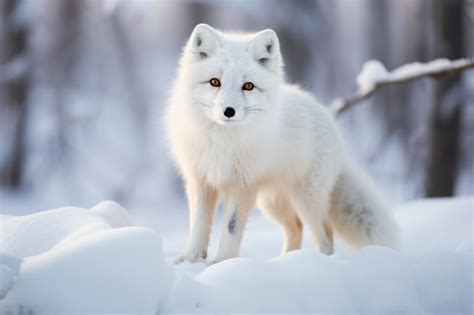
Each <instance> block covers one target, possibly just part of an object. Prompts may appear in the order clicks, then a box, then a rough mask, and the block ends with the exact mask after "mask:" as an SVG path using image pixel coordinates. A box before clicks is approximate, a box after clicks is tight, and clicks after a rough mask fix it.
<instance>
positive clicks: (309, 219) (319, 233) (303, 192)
mask: <svg viewBox="0 0 474 315" xmlns="http://www.w3.org/2000/svg"><path fill="white" fill-rule="evenodd" d="M318 188H319V189H312V187H311V185H307V186H303V185H302V187H300V188H299V189H298V190H297V191H295V194H294V196H293V197H294V199H293V200H294V204H295V210H296V212H297V213H298V216H299V217H300V218H301V220H302V221H303V223H304V224H307V225H308V226H309V228H310V229H311V233H312V234H313V238H314V240H315V243H316V245H317V247H318V248H319V251H320V252H321V253H323V254H326V255H332V254H333V253H334V241H333V231H332V228H331V225H330V224H329V221H328V208H329V192H326V191H322V190H321V187H318Z"/></svg>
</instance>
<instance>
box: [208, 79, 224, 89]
mask: <svg viewBox="0 0 474 315" xmlns="http://www.w3.org/2000/svg"><path fill="white" fill-rule="evenodd" d="M209 83H210V84H211V85H212V86H214V87H219V86H221V81H219V79H216V78H212V79H211V81H209Z"/></svg>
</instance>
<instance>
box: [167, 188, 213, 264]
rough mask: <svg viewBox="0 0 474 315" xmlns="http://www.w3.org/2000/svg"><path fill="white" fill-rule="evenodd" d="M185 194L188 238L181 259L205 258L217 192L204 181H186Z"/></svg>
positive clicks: (178, 261) (179, 259) (180, 260)
mask: <svg viewBox="0 0 474 315" xmlns="http://www.w3.org/2000/svg"><path fill="white" fill-rule="evenodd" d="M186 195H187V198H188V205H189V240H188V245H187V249H186V252H185V254H184V255H183V256H182V257H180V258H178V260H177V261H176V262H177V263H180V262H183V261H192V262H194V261H198V260H205V259H206V257H207V246H208V244H209V236H210V234H211V227H212V221H213V218H214V211H215V208H216V200H217V192H216V191H215V189H213V188H212V187H210V186H209V185H208V184H206V183H204V182H198V181H188V182H187V183H186Z"/></svg>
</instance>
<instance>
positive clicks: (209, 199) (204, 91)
mask: <svg viewBox="0 0 474 315" xmlns="http://www.w3.org/2000/svg"><path fill="white" fill-rule="evenodd" d="M165 120H166V128H167V135H168V140H169V144H170V148H171V151H172V156H173V158H174V160H175V162H176V165H177V167H178V169H179V171H180V173H181V175H182V177H183V179H184V182H185V187H186V194H187V198H188V203H189V211H190V235H189V242H188V245H187V250H186V252H185V254H184V255H183V256H182V257H180V258H179V259H178V262H180V261H197V260H205V259H206V257H207V247H208V242H209V235H210V232H211V225H212V221H213V217H214V212H215V208H216V203H217V201H218V199H222V201H223V206H224V214H223V222H224V226H223V229H222V236H221V240H220V244H219V249H218V253H217V257H216V258H215V260H214V262H218V261H221V260H224V259H228V258H232V257H236V256H238V255H239V247H240V242H241V239H242V234H243V231H244V227H245V224H246V221H247V218H248V216H249V212H250V210H251V209H252V208H253V207H254V205H255V204H257V205H258V207H259V208H260V209H261V210H262V211H263V212H264V213H265V214H266V215H268V216H269V217H270V218H272V219H274V220H275V221H277V222H278V223H279V224H281V226H282V228H283V232H284V235H285V238H284V244H283V250H282V252H283V253H284V252H288V251H291V250H295V249H299V248H300V247H301V238H302V228H303V224H306V225H307V226H308V227H309V229H310V230H311V233H312V236H313V237H314V240H315V243H316V246H317V248H319V250H320V252H322V253H324V254H327V255H330V254H332V253H333V231H335V232H337V233H339V235H340V236H341V237H342V238H343V239H345V240H346V241H347V242H348V243H350V244H352V245H353V246H356V247H360V246H364V245H369V244H379V245H386V246H395V244H396V238H397V237H396V234H397V233H396V231H397V229H396V225H395V223H394V221H393V219H392V217H391V216H390V214H389V213H388V212H387V211H386V209H385V206H384V204H383V202H382V201H381V200H380V197H379V196H378V194H377V193H376V192H375V191H374V189H373V188H371V186H370V183H369V182H368V181H367V179H365V178H364V177H363V176H362V175H361V174H359V173H358V172H356V171H355V170H354V168H353V167H352V166H351V165H350V163H349V161H348V160H347V154H346V153H345V152H344V149H343V143H342V141H341V136H340V134H339V131H338V129H337V127H336V125H335V121H334V118H333V115H332V114H331V113H330V112H329V111H328V110H327V109H326V108H324V107H323V106H321V105H320V104H318V103H317V102H316V101H315V100H314V99H313V97H312V96H311V95H309V94H308V93H306V92H304V91H302V90H301V89H299V88H298V87H296V86H294V85H290V84H287V83H285V81H284V74H283V62H282V56H281V53H280V46H279V40H278V37H277V35H276V33H275V32H274V31H273V30H270V29H267V30H264V31H261V32H258V33H254V34H238V33H224V32H221V31H219V30H216V29H214V28H212V27H211V26H209V25H206V24H199V25H197V26H196V27H195V29H194V31H193V33H192V35H191V37H190V39H189V41H188V43H187V44H186V46H185V47H184V52H183V55H182V58H181V61H180V67H179V70H178V77H177V81H176V82H175V86H174V89H173V91H172V94H171V98H170V101H169V104H168V108H167V112H166V115H165Z"/></svg>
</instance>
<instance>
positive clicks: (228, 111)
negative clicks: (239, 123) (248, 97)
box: [224, 107, 235, 118]
mask: <svg viewBox="0 0 474 315" xmlns="http://www.w3.org/2000/svg"><path fill="white" fill-rule="evenodd" d="M234 115H235V109H233V108H232V107H226V109H225V110H224V116H225V117H227V118H230V117H234Z"/></svg>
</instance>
